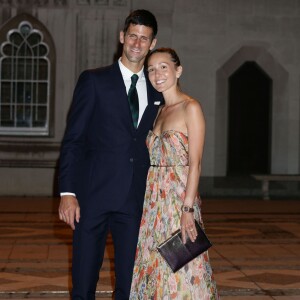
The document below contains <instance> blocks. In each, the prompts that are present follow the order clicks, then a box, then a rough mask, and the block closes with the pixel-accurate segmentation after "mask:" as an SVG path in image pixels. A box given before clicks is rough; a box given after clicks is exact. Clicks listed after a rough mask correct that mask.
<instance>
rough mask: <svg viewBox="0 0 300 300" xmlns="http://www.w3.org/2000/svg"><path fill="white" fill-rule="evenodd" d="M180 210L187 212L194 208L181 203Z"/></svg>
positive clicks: (192, 210)
mask: <svg viewBox="0 0 300 300" xmlns="http://www.w3.org/2000/svg"><path fill="white" fill-rule="evenodd" d="M181 211H182V212H185V213H188V212H194V209H193V208H192V207H189V206H186V205H182V206H181Z"/></svg>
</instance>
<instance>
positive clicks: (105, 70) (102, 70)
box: [82, 63, 119, 75]
mask: <svg viewBox="0 0 300 300" xmlns="http://www.w3.org/2000/svg"><path fill="white" fill-rule="evenodd" d="M118 68H119V66H118V64H117V63H113V64H111V65H107V66H103V67H98V68H94V69H87V70H85V71H83V72H82V73H89V74H91V75H107V74H109V73H113V72H116V71H118Z"/></svg>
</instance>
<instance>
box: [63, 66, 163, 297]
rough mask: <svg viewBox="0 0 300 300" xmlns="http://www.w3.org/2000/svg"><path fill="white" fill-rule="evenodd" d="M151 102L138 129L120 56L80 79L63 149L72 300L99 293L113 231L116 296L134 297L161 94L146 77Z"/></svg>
mask: <svg viewBox="0 0 300 300" xmlns="http://www.w3.org/2000/svg"><path fill="white" fill-rule="evenodd" d="M146 84H147V96H148V106H147V108H146V110H145V112H144V114H143V117H142V119H141V121H140V124H139V126H138V128H137V129H135V128H134V126H133V122H132V117H131V112H130V108H129V103H128V98H127V93H126V87H125V84H124V81H123V78H122V74H121V71H120V68H119V65H118V62H116V63H114V64H112V65H111V66H108V67H104V68H99V69H95V70H87V71H84V72H83V73H82V74H81V75H80V77H79V79H78V82H77V85H76V88H75V91H74V96H73V102H72V105H71V109H70V113H69V116H68V122H67V128H66V132H65V135H64V138H63V142H62V147H61V155H60V175H59V186H60V192H73V193H75V194H76V196H77V199H78V201H79V205H80V209H81V211H80V214H81V218H80V222H79V223H76V225H75V231H74V236H73V265H72V278H73V291H72V299H95V290H96V284H97V281H98V275H99V269H100V267H101V265H102V261H103V254H104V249H105V243H106V236H107V233H108V231H110V232H111V234H112V237H113V242H114V247H115V253H114V256H115V274H116V287H115V297H116V299H128V297H129V290H130V284H131V277H132V269H133V263H134V256H135V249H136V243H137V236H138V231H139V224H140V218H141V213H142V207H143V201H144V193H145V185H146V177H147V172H148V168H149V154H148V150H147V147H146V144H145V140H146V136H147V133H148V131H149V130H150V129H151V128H152V126H153V121H154V119H155V117H156V114H157V111H158V105H154V102H155V101H160V102H162V101H163V100H162V95H161V94H160V93H158V92H157V91H155V90H154V89H153V87H152V86H151V84H150V83H149V80H148V79H147V76H146Z"/></svg>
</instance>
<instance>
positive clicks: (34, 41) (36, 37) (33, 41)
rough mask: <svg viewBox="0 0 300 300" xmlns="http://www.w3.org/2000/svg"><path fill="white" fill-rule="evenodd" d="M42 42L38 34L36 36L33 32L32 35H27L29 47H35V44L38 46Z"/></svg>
mask: <svg viewBox="0 0 300 300" xmlns="http://www.w3.org/2000/svg"><path fill="white" fill-rule="evenodd" d="M41 41H42V37H41V35H40V34H38V33H37V32H34V33H32V34H30V35H29V37H28V38H27V42H28V43H29V44H30V46H32V47H33V46H36V45H37V44H39V43H40V42H41Z"/></svg>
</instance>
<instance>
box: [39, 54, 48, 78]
mask: <svg viewBox="0 0 300 300" xmlns="http://www.w3.org/2000/svg"><path fill="white" fill-rule="evenodd" d="M38 63H39V67H38V74H39V77H38V78H39V79H40V80H47V79H48V63H47V61H46V60H44V59H39V61H38Z"/></svg>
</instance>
